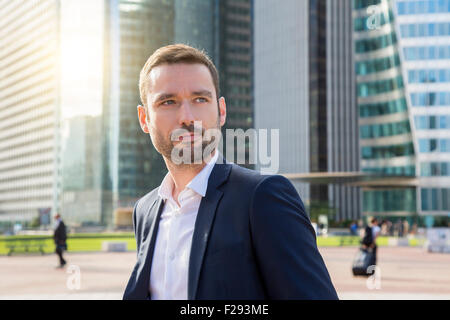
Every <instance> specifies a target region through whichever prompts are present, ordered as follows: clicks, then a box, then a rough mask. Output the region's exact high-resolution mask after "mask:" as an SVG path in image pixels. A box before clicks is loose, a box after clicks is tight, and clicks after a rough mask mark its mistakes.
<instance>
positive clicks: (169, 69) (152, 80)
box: [148, 63, 214, 94]
mask: <svg viewBox="0 0 450 320" xmlns="http://www.w3.org/2000/svg"><path fill="white" fill-rule="evenodd" d="M187 85H191V86H195V85H199V86H201V87H203V89H205V87H207V88H208V89H211V88H214V83H213V80H212V76H211V73H210V72H209V69H208V68H207V67H206V66H205V65H203V64H200V63H193V64H187V63H175V64H162V65H159V66H156V67H154V68H153V69H152V70H151V71H150V73H149V75H148V89H149V93H150V94H151V93H152V91H160V90H168V89H171V90H172V91H173V90H177V89H181V88H180V87H186V86H187Z"/></svg>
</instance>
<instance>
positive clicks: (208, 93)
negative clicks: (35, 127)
mask: <svg viewBox="0 0 450 320" xmlns="http://www.w3.org/2000/svg"><path fill="white" fill-rule="evenodd" d="M192 95H193V96H206V97H208V98H210V99H212V93H211V91H208V90H200V91H194V92H192Z"/></svg>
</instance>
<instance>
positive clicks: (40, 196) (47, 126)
mask: <svg viewBox="0 0 450 320" xmlns="http://www.w3.org/2000/svg"><path fill="white" fill-rule="evenodd" d="M58 30H59V1H56V0H42V1H37V0H31V1H6V0H5V1H0V224H1V227H2V228H1V229H3V228H10V227H11V224H12V223H15V222H26V223H30V222H31V220H32V219H34V218H36V217H38V216H39V211H40V210H41V211H53V212H54V211H55V210H57V207H58V202H59V196H60V192H59V189H60V186H59V183H60V182H59V179H58V174H59V172H58V164H59V159H58V154H59V150H58V144H57V141H58V138H59V135H58V132H59V122H58V118H59V108H58V106H59V69H58V63H57V61H58V52H59V50H58V49H59V48H58V41H59V39H58V37H59V34H58Z"/></svg>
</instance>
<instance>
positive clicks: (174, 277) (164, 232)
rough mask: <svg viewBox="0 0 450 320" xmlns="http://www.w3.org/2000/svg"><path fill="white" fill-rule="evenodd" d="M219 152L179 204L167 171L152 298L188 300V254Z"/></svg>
mask: <svg viewBox="0 0 450 320" xmlns="http://www.w3.org/2000/svg"><path fill="white" fill-rule="evenodd" d="M218 156H219V152H218V150H217V149H216V150H215V153H214V156H213V157H212V158H211V160H210V161H209V162H208V163H207V164H206V165H205V167H203V169H202V170H201V171H200V172H199V173H198V174H197V175H196V176H195V177H194V178H193V179H192V180H191V181H190V182H189V183H188V184H187V186H186V187H185V188H184V190H183V191H181V193H180V194H179V195H178V203H179V204H180V206H178V204H177V203H176V201H175V200H174V199H173V197H172V191H173V187H174V182H173V179H172V176H171V175H170V172H168V173H167V174H166V176H165V177H164V180H163V181H162V183H161V186H160V187H159V190H158V195H159V196H160V197H161V198H162V199H163V200H164V201H165V205H164V209H163V212H162V213H161V219H160V221H159V228H158V234H157V236H156V243H155V251H154V253H153V260H152V267H151V272H150V286H149V287H150V293H151V299H152V300H187V286H188V269H189V256H190V252H191V243H192V235H193V233H194V225H195V220H196V218H197V213H198V208H199V206H200V202H201V200H202V197H204V196H205V194H206V189H207V187H208V179H209V176H210V174H211V171H212V169H213V167H214V165H215V163H216V161H217V158H218Z"/></svg>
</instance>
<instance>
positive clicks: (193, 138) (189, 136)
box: [178, 133, 201, 142]
mask: <svg viewBox="0 0 450 320" xmlns="http://www.w3.org/2000/svg"><path fill="white" fill-rule="evenodd" d="M198 139H201V135H194V133H189V134H183V135H181V136H179V137H178V141H180V142H189V141H191V142H193V141H196V140H198Z"/></svg>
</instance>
